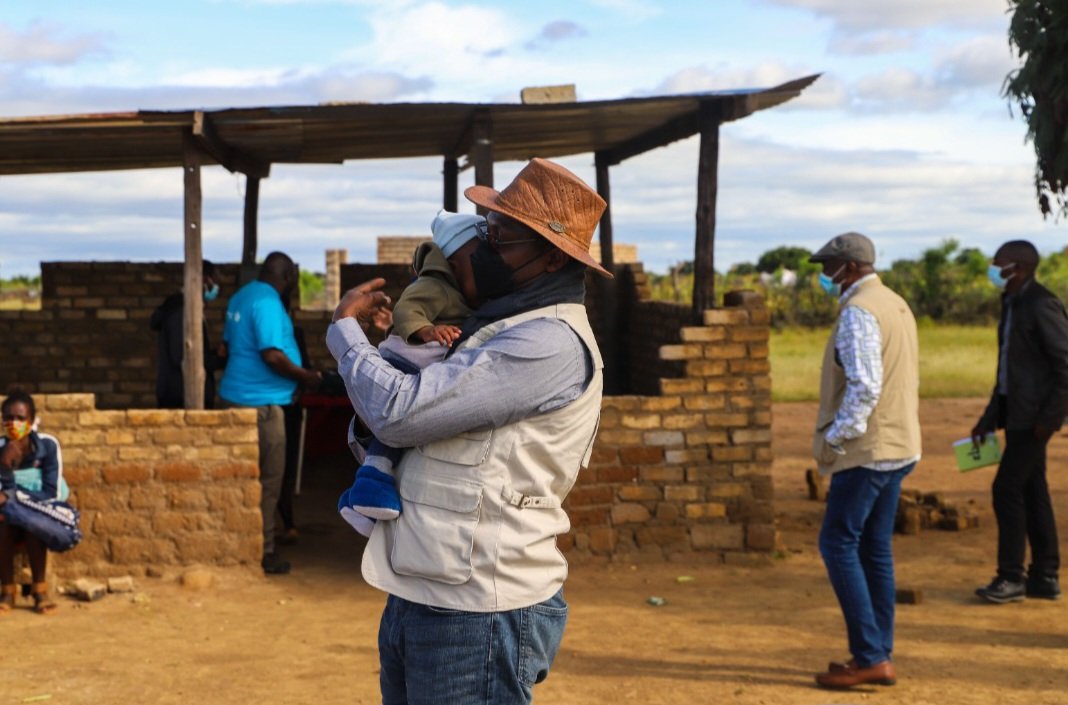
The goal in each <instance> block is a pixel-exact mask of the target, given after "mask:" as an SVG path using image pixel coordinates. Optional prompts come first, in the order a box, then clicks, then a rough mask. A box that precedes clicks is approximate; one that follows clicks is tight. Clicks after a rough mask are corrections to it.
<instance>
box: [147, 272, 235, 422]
mask: <svg viewBox="0 0 1068 705" xmlns="http://www.w3.org/2000/svg"><path fill="white" fill-rule="evenodd" d="M201 277H202V278H203V280H204V302H205V303H211V302H212V301H214V300H215V299H216V298H217V297H218V296H219V279H218V274H217V273H216V269H215V265H214V264H212V263H211V262H209V261H208V260H204V261H203V266H202V269H201ZM184 315H185V295H184V294H183V293H182V292H181V291H178V292H175V293H173V294H171V295H170V296H168V297H167V298H166V299H164V300H163V303H161V304H160V305H159V306H158V307H157V308H156V310H155V311H153V312H152V318H151V319H150V321H149V327H150V328H151V329H152V330H153V331H154V332H156V333H157V334H158V344H159V348H158V350H159V352H158V355H157V357H158V359H157V362H156V364H157V368H156V406H157V407H159V408H160V409H184V408H185V382H184V379H185V377H184V376H183V373H182V359H183V358H184V357H185V353H184V350H185V319H184ZM203 326H204V328H203V331H204V332H203V338H204V408H205V409H214V408H215V372H216V371H218V370H221V369H223V367H224V366H225V365H226V358H225V356H224V355H221V354H220V353H219V352H217V351H216V350H214V349H213V348H212V347H211V343H210V342H209V341H208V323H207V321H204V322H203Z"/></svg>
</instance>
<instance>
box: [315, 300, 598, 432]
mask: <svg viewBox="0 0 1068 705" xmlns="http://www.w3.org/2000/svg"><path fill="white" fill-rule="evenodd" d="M326 344H327V347H328V348H329V349H330V353H331V354H332V355H333V356H334V359H335V360H337V371H338V374H340V375H341V378H342V380H344V382H345V389H346V391H348V395H349V400H350V401H351V402H352V406H353V408H354V409H355V410H356V413H357V414H359V415H360V418H361V419H363V422H364V423H365V424H367V427H368V428H369V429H370V430H371V432H372V433H373V434H374V435H375V437H376V438H378V440H380V441H382V442H383V443H386V444H388V445H390V446H393V447H394V448H410V447H412V446H418V445H422V444H424V443H430V442H432V441H438V440H442V439H445V438H452V437H453V436H456V435H457V434H459V433H463V432H464V431H470V430H472V429H476V428H487V427H489V428H497V427H500V426H505V425H507V424H510V423H515V422H516V421H519V420H521V419H524V418H527V417H529V416H534V415H536V414H544V413H546V412H549V411H553V410H554V409H559V408H562V407H564V406H566V405H567V404H570V403H571V402H573V401H574V400H575V399H577V398H578V397H579V395H581V394H582V392H583V391H585V389H586V386H587V385H588V384H589V381H590V379H591V378H592V376H593V366H592V363H591V362H590V356H589V353H588V352H587V350H586V346H585V345H584V344H583V343H582V339H581V338H579V336H578V334H577V333H575V331H574V330H572V329H571V326H569V325H568V324H567V323H565V322H564V321H561V320H559V319H556V318H535V319H533V320H529V321H524V322H523V323H519V324H517V325H514V326H512V327H510V328H507V329H506V330H504V331H502V332H501V333H499V334H497V335H495V336H494V337H493V338H491V339H490V340H488V341H487V342H486V343H484V344H482V345H480V346H479V347H476V348H465V349H461V350H457V351H456V352H454V353H453V354H452V355H450V356H449V357H448V358H446V359H445V360H443V361H442V362H436V363H434V364H432V365H428V366H427V367H425V368H423V369H422V370H421V371H420V372H419V374H412V375H409V374H404V373H403V372H400V371H399V370H397V369H396V368H394V367H393V366H392V365H390V364H389V363H388V362H386V361H385V360H384V359H383V358H382V356H381V355H380V354H379V353H378V349H377V348H375V346H373V345H371V343H370V342H368V340H367V336H366V335H364V332H363V330H362V329H361V328H360V325H359V323H357V322H356V320H355V319H354V318H343V319H341V320H340V321H338V322H337V323H333V324H331V325H330V327H329V328H328V329H327V331H326Z"/></svg>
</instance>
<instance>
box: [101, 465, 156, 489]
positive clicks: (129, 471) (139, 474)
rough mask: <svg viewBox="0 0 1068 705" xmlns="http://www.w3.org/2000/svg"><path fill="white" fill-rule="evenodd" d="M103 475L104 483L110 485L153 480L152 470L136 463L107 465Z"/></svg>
mask: <svg viewBox="0 0 1068 705" xmlns="http://www.w3.org/2000/svg"><path fill="white" fill-rule="evenodd" d="M101 473H102V474H103V475H104V482H106V483H107V484H109V485H120V484H123V483H136V482H145V481H146V480H150V479H151V478H152V468H150V467H149V466H147V465H140V464H136V463H123V464H121V465H105V466H104V468H103V470H102V471H101Z"/></svg>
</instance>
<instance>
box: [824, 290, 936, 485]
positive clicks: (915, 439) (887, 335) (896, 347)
mask: <svg viewBox="0 0 1068 705" xmlns="http://www.w3.org/2000/svg"><path fill="white" fill-rule="evenodd" d="M847 305H848V306H859V307H860V308H862V309H864V310H865V311H867V312H868V313H870V314H871V315H873V316H874V317H875V320H876V321H878V323H879V335H880V337H881V338H882V356H883V391H882V394H881V395H880V396H879V402H878V403H877V404H876V405H875V409H874V411H872V415H871V418H869V419H868V430H867V432H866V433H865V434H864V435H863V436H861V437H860V438H854V439H852V440H848V441H845V442H843V444H842V447H843V448H844V449H845V451H846V452H845V455H839V454H838V453H835V452H834V451H833V450H831V448H830V446H828V445H827V442H826V441H825V440H824V434H826V432H827V429H828V428H830V426H831V424H832V423H833V422H834V417H835V414H836V413H837V412H838V409H839V407H841V405H842V399H843V397H844V396H845V389H846V377H845V371H844V370H843V369H842V366H841V365H840V364H838V361H837V360H836V359H835V347H834V340H835V337H836V335H837V332H838V324H836V325H835V327H834V330H832V331H831V337H830V340H828V341H827V349H826V351H825V352H824V354H823V372H822V374H821V378H820V408H819V414H818V416H817V418H816V433H815V436H814V437H813V443H812V454H813V456H814V457H815V458H816V460H817V462H818V463H819V466H820V472H821V473H823V474H829V473H834V472H838V471H839V470H845V469H847V468H854V467H858V466H867V465H870V464H871V463H873V462H877V461H880V460H906V459H908V458H914V457H916V456H918V455H920V453H921V452H922V448H921V445H922V444H921V440H920V417H919V388H920V364H919V344H918V342H917V338H916V319H915V318H913V316H912V311H910V310H909V305H908V304H907V303H906V302H905V300H904V299H902V298H901V297H900V296H898V295H897V294H896V293H894V292H893V291H891V290H890V289H888V288H887V287H886V286H884V285H883V283H882V282H881V281H880V280H879V278H878V277H872V278H871V279H869V280H867V281H864V282H861V283H860V284H858V285H857V291H856V293H854V294H853V295H852V296H851V297H850V298H849V301H848V303H847Z"/></svg>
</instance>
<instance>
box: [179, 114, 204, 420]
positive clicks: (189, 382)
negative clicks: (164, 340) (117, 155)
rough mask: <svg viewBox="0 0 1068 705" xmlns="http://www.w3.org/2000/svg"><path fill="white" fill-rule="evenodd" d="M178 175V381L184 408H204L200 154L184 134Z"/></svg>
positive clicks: (190, 139)
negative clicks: (181, 235)
mask: <svg viewBox="0 0 1068 705" xmlns="http://www.w3.org/2000/svg"><path fill="white" fill-rule="evenodd" d="M182 147H183V150H182V162H183V163H182V172H183V175H184V182H185V208H184V212H183V215H184V227H185V278H184V286H183V287H182V291H183V294H184V301H185V304H184V306H183V317H182V332H183V334H184V339H185V342H184V346H183V348H182V381H183V384H184V394H185V408H187V409H203V408H204V296H203V291H204V282H203V277H202V271H201V270H202V268H203V266H204V265H203V260H202V257H201V193H200V152H199V150H198V149H197V147H196V144H195V143H194V141H193V136H192V134H191V133H189V132H187V133H186V134H185V135H184V139H183V145H182Z"/></svg>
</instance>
